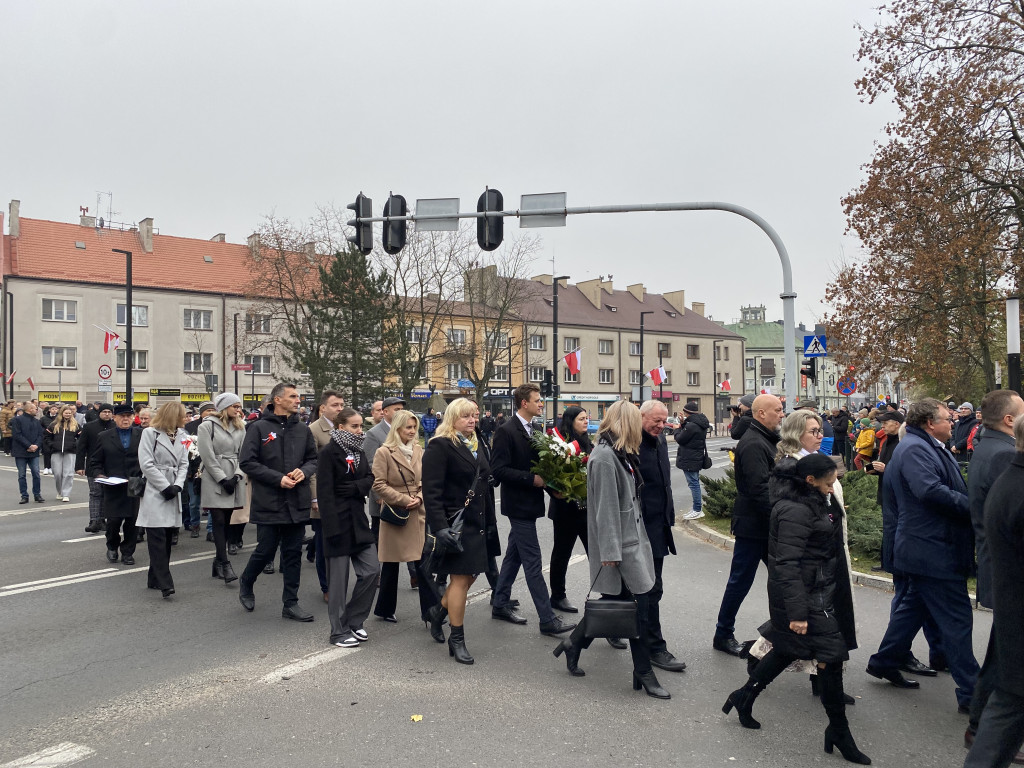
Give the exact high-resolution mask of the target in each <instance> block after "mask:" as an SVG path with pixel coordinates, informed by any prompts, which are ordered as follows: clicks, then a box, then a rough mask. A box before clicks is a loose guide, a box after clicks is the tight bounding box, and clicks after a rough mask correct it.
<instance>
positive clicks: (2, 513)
mask: <svg viewBox="0 0 1024 768" xmlns="http://www.w3.org/2000/svg"><path fill="white" fill-rule="evenodd" d="M30 503H32V502H30ZM88 506H89V502H87V501H80V502H78V503H77V504H64V503H63V502H61V505H60V506H59V507H32V506H29V507H25V508H24V509H3V510H0V517H14V516H15V515H31V514H32V513H34V512H60V511H61V510H63V509H85V508H86V507H88ZM0 768H3V766H0Z"/></svg>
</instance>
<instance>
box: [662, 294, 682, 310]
mask: <svg viewBox="0 0 1024 768" xmlns="http://www.w3.org/2000/svg"><path fill="white" fill-rule="evenodd" d="M662 297H663V298H664V299H665V301H667V302H668V303H669V304H671V305H672V308H673V309H674V310H675V311H676V312H678V313H679V314H680V315H685V314H686V291H672V292H671V293H663V294H662Z"/></svg>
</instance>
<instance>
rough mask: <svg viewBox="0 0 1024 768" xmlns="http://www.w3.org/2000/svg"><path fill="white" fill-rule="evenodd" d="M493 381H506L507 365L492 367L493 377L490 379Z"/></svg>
mask: <svg viewBox="0 0 1024 768" xmlns="http://www.w3.org/2000/svg"><path fill="white" fill-rule="evenodd" d="M491 379H492V380H493V381H508V366H507V365H496V366H494V375H493V376H492V377H491Z"/></svg>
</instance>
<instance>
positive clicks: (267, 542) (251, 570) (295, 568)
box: [239, 523, 306, 606]
mask: <svg viewBox="0 0 1024 768" xmlns="http://www.w3.org/2000/svg"><path fill="white" fill-rule="evenodd" d="M304 538H306V524H305V523H285V524H283V525H266V524H262V523H257V524H256V549H255V550H254V551H253V553H252V554H251V555H250V556H249V562H248V564H247V565H246V566H245V570H244V571H242V575H241V576H240V577H239V581H240V582H242V583H243V584H249V585H251V584H255V583H256V579H258V578H259V575H260V574H261V573H263V568H264V567H265V566H266V565H267V564H268V563H272V562H274V554H275V553H276V552H277V548H278V547H280V548H281V575H282V578H283V581H284V587H283V589H282V591H281V600H282V602H283V603H284V604H285V605H286V606H291V605H295V604H296V603H297V602H299V577H300V576H301V574H302V540H303V539H304Z"/></svg>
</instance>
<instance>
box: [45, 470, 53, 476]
mask: <svg viewBox="0 0 1024 768" xmlns="http://www.w3.org/2000/svg"><path fill="white" fill-rule="evenodd" d="M43 474H44V475H52V474H53V470H52V469H43Z"/></svg>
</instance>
